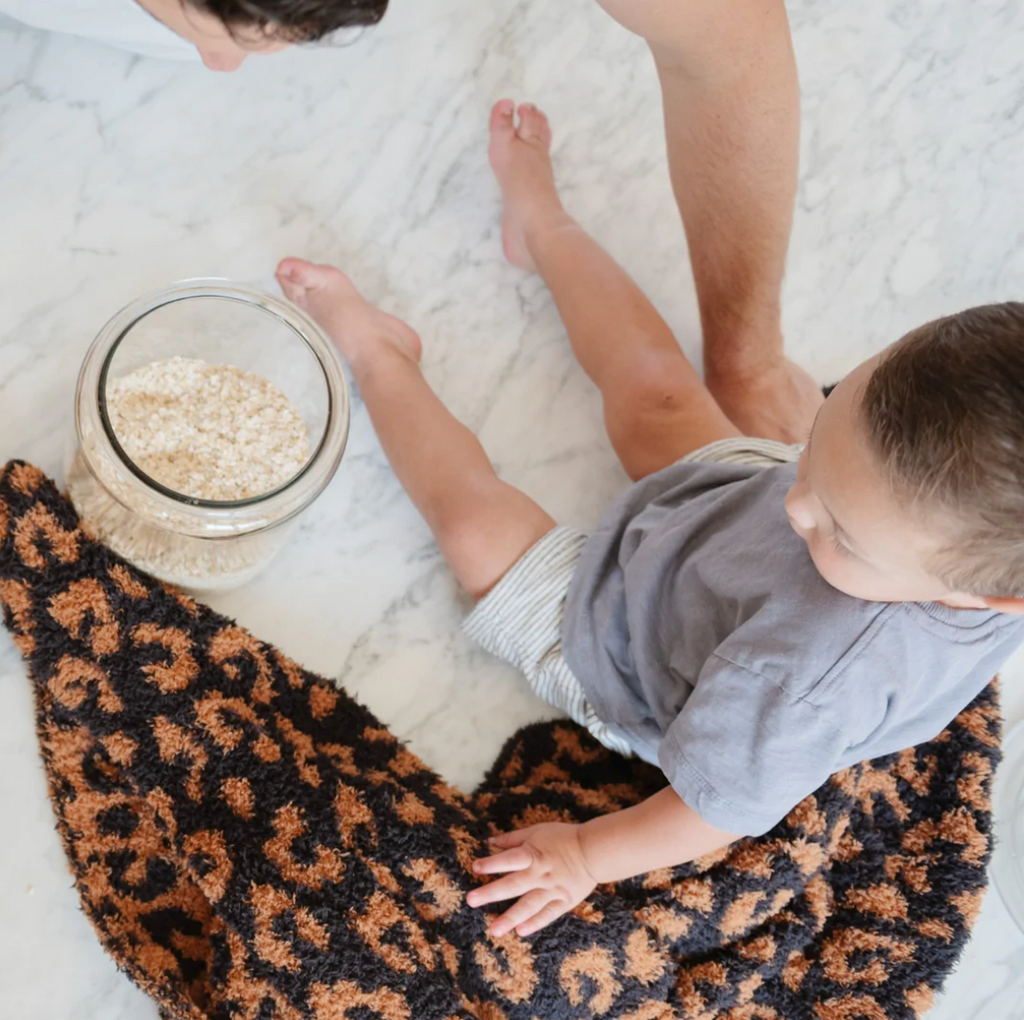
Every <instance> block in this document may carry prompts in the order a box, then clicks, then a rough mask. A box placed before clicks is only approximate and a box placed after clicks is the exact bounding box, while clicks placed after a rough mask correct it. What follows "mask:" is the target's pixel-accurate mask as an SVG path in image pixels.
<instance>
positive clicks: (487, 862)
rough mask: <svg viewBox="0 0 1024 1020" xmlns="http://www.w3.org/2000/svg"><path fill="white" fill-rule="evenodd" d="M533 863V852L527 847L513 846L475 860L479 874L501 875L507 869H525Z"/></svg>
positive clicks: (475, 867) (475, 869)
mask: <svg viewBox="0 0 1024 1020" xmlns="http://www.w3.org/2000/svg"><path fill="white" fill-rule="evenodd" d="M531 864H533V854H532V853H530V851H529V850H527V849H526V848H525V847H520V846H517V847H513V848H512V849H511V850H504V851H502V852H501V853H500V854H494V855H493V856H491V857H481V858H480V860H478V861H474V862H473V870H474V871H475V872H476V873H477V874H478V875H501V874H504V873H505V872H506V871H525V870H526V869H527V868H528V867H529V866H530V865H531Z"/></svg>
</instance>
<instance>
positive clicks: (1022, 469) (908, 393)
mask: <svg viewBox="0 0 1024 1020" xmlns="http://www.w3.org/2000/svg"><path fill="white" fill-rule="evenodd" d="M861 409H862V413H863V415H864V420H865V421H866V423H867V429H868V435H869V437H870V440H871V442H872V444H873V446H874V449H875V451H876V453H877V454H878V455H879V457H880V458H881V460H882V463H883V464H884V465H885V470H886V472H887V474H888V477H889V481H890V483H891V485H892V488H893V492H894V494H895V495H896V497H897V499H899V500H900V502H901V503H903V504H904V505H913V506H915V507H916V508H918V509H921V510H923V511H924V512H925V513H926V514H927V513H928V512H929V511H934V510H939V511H940V512H944V516H947V517H949V518H950V519H951V520H952V521H953V526H952V532H951V534H950V535H949V539H948V541H947V544H946V546H945V547H944V548H943V549H942V550H940V552H939V553H938V556H937V559H936V562H935V563H933V564H932V568H933V570H934V572H935V573H936V574H937V576H939V577H941V578H942V579H943V580H944V581H945V582H946V583H947V584H949V585H950V587H951V588H952V589H953V590H954V591H963V592H967V593H970V594H974V595H988V596H991V597H1008V596H1013V595H1020V594H1022V593H1024V304H1022V303H1020V302H1007V303H1006V304H1001V305H984V306H982V307H979V308H969V309H968V310H967V311H965V312H960V313H959V314H957V315H951V316H949V317H948V318H945V319H938V320H937V321H935V322H930V323H928V324H927V325H925V326H922V327H920V329H916V330H914V331H913V332H912V333H910V334H909V335H908V336H906V337H904V338H903V339H902V340H901V341H900V342H899V343H897V344H895V345H894V346H893V347H892V348H891V349H890V350H889V351H888V352H887V353H886V354H885V355H884V356H883V358H882V360H881V362H880V363H879V365H878V366H877V367H876V368H875V371H874V372H873V373H872V375H871V378H870V379H869V380H868V382H867V385H866V386H865V389H864V395H863V398H862V404H861Z"/></svg>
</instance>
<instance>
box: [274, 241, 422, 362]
mask: <svg viewBox="0 0 1024 1020" xmlns="http://www.w3.org/2000/svg"><path fill="white" fill-rule="evenodd" d="M277 282H278V283H279V284H280V285H281V290H283V291H284V295H285V297H286V298H288V300H289V301H291V302H292V303H293V304H296V305H298V306H299V308H301V309H302V310H303V311H305V312H308V313H309V314H310V315H311V316H312V317H313V319H314V320H316V322H317V323H318V324H319V325H320V326H321V327H322V328H323V330H324V331H325V332H326V333H327V335H328V336H329V337H330V338H331V339H332V340H333V341H334V343H335V344H336V345H337V347H338V349H339V350H340V351H341V353H342V354H344V355H345V357H346V358H347V359H348V360H349V362H351V363H352V364H353V366H355V363H356V362H357V361H360V360H365V358H366V357H367V356H372V355H373V354H374V352H375V351H379V350H380V349H381V344H385V345H389V346H391V347H394V348H395V349H397V350H398V351H399V352H400V353H402V354H404V355H405V356H406V357H408V358H412V360H413V361H417V362H418V361H419V360H420V354H421V352H422V347H421V345H420V338H419V337H418V336H417V335H416V331H415V330H414V329H412V327H410V326H407V325H406V324H405V323H404V322H402V320H401V319H396V318H395V317H394V316H393V315H388V314H387V312H382V311H381V310H380V309H379V308H377V307H375V306H374V305H371V304H370V302H369V301H367V300H366V299H365V298H364V297H363V296H362V294H360V293H359V291H358V290H356V287H355V284H354V283H353V282H352V281H351V280H350V279H349V278H348V277H347V276H346V275H345V274H344V273H343V272H342V271H341V270H340V269H335V268H334V267H333V266H320V265H315V264H314V263H312V262H306V261H305V260H304V259H294V258H292V259H285V260H284V261H283V262H281V264H280V265H279V266H278V267H277Z"/></svg>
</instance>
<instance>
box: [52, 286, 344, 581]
mask: <svg viewBox="0 0 1024 1020" xmlns="http://www.w3.org/2000/svg"><path fill="white" fill-rule="evenodd" d="M173 357H182V358H194V359H201V360H203V361H205V362H208V363H210V364H213V365H231V366H234V367H236V368H239V369H242V370H244V371H247V372H251V373H254V374H255V375H258V376H262V377H263V378H264V379H268V380H269V381H270V382H272V383H273V384H274V385H275V386H277V388H278V389H279V390H280V391H281V392H282V393H283V394H284V395H285V396H286V397H287V398H288V399H289V400H290V401H291V403H292V404H293V405H294V406H295V408H296V409H297V410H298V412H299V414H300V415H301V417H302V419H303V421H304V422H305V425H306V430H307V432H308V436H309V450H310V452H309V456H308V458H307V460H306V462H305V464H304V465H303V467H302V468H301V470H299V471H298V473H297V474H295V475H294V476H293V477H292V478H291V479H289V480H288V481H287V482H285V483H284V484H283V485H280V486H279V487H278V488H276V489H273V490H271V491H269V492H266V493H263V494H261V495H259V496H254V497H252V498H250V499H240V500H235V501H230V502H228V501H213V500H205V499H197V498H194V497H191V496H187V495H183V494H181V493H179V492H175V491H173V490H172V489H169V488H167V487H166V486H164V485H162V484H161V483H160V482H158V481H156V480H154V479H153V478H151V477H149V475H147V474H146V473H145V472H144V471H142V470H141V469H140V468H139V467H138V465H136V464H134V463H133V462H132V460H131V458H130V457H129V456H128V455H127V454H126V453H125V451H124V449H123V448H122V446H121V444H120V443H119V442H118V439H117V436H116V435H115V433H114V430H113V428H112V426H111V423H110V420H109V418H108V415H107V399H106V398H107V385H108V383H109V382H112V381H113V380H115V379H119V378H120V377H122V376H124V375H126V374H128V373H130V372H133V371H134V370H136V369H138V368H140V367H142V366H143V365H147V364H149V363H151V362H154V361H160V360H163V359H167V358H173ZM349 406H350V405H349V392H348V384H347V382H346V379H345V373H344V371H343V369H342V366H341V363H340V361H339V359H338V356H337V354H336V353H335V350H334V347H333V345H332V344H331V343H330V341H329V340H328V339H327V337H326V336H324V334H323V333H322V332H321V330H320V329H319V327H318V326H317V325H316V323H314V322H313V320H312V319H310V318H309V317H308V316H307V315H305V314H304V313H303V312H302V311H300V310H299V309H298V308H296V307H294V306H293V305H291V304H288V303H287V302H285V301H283V300H279V299H277V298H273V297H270V296H268V295H266V294H261V293H259V292H257V291H254V290H251V289H249V288H248V287H245V286H242V285H239V284H235V283H231V282H228V281H224V280H185V281H182V282H180V283H176V284H173V285H172V286H170V287H168V288H167V289H166V290H161V291H159V292H157V293H155V294H150V295H147V296H145V297H142V298H139V299H138V300H137V301H133V302H132V303H131V304H129V305H128V306H127V307H125V308H123V309H121V311H120V312H118V313H117V314H116V315H115V316H114V317H113V318H112V319H111V320H110V321H109V322H108V323H107V324H106V325H105V326H104V327H103V329H102V330H101V331H100V333H99V335H98V336H97V337H96V339H95V340H94V341H93V343H92V346H91V347H90V348H89V351H88V353H87V354H86V356H85V361H84V362H83V364H82V369H81V372H80V373H79V377H78V387H77V390H76V394H75V441H74V445H73V449H72V451H71V454H70V456H69V459H68V465H67V476H66V477H67V487H68V494H69V496H70V497H71V500H72V502H73V503H74V504H75V508H76V509H77V510H78V512H79V514H80V515H81V517H82V519H83V521H84V522H85V524H86V525H87V527H89V528H90V529H91V530H92V531H93V533H94V534H96V535H97V536H98V537H99V538H101V539H102V540H103V541H104V542H105V543H106V544H107V545H109V546H110V548H112V549H113V550H114V551H115V552H117V553H119V554H120V555H121V556H123V557H124V558H125V559H127V560H129V561H131V562H132V563H134V564H135V565H136V566H138V567H139V568H140V569H142V570H144V571H146V572H147V573H150V574H153V575H155V576H156V577H159V578H160V579H161V580H164V581H169V582H170V583H172V584H175V585H178V586H180V587H183V588H187V589H190V590H192V591H214V590H224V589H227V588H234V587H237V586H238V585H240V584H244V583H245V582H246V581H248V580H250V579H251V578H253V577H255V576H256V574H258V573H259V572H260V571H261V570H262V569H263V568H264V567H266V565H267V564H268V563H269V562H270V560H271V559H272V558H273V556H274V555H275V554H276V553H277V552H278V550H279V549H280V548H281V547H282V545H283V544H284V542H285V540H286V538H287V533H288V531H289V530H290V528H289V525H291V524H293V523H294V522H295V520H296V518H297V517H298V516H299V515H300V514H301V513H302V512H303V510H305V509H306V508H307V507H308V506H309V505H310V504H311V503H312V502H313V500H314V499H316V497H317V496H318V495H319V494H320V493H321V492H323V490H324V488H325V487H326V486H327V483H328V482H330V480H331V478H332V477H333V476H334V472H335V471H336V470H337V467H338V464H339V463H340V462H341V458H342V454H343V453H344V450H345V443H346V441H347V439H348V427H349Z"/></svg>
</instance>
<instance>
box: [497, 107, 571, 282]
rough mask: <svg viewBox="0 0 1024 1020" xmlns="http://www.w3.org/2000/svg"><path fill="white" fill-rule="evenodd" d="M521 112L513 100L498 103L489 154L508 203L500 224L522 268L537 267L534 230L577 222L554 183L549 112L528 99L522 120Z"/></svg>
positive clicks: (509, 253) (511, 255) (510, 251)
mask: <svg viewBox="0 0 1024 1020" xmlns="http://www.w3.org/2000/svg"><path fill="white" fill-rule="evenodd" d="M516 113H517V111H516V107H515V103H513V102H512V100H511V99H502V100H499V101H498V102H497V103H495V104H494V109H493V110H491V124H490V128H491V144H490V149H489V153H488V155H489V158H490V161H491V169H492V170H493V171H494V176H495V177H497V179H498V184H499V185H500V187H501V194H502V198H503V199H504V202H505V213H504V216H503V218H502V223H501V234H502V243H503V245H504V248H505V255H506V256H507V258H508V260H509V261H510V262H511V263H513V265H516V266H519V268H520V269H528V270H531V271H536V268H537V267H536V265H535V264H534V260H533V257H532V255H531V254H530V236H531V234H532V233H533V232H534V231H536V230H545V229H549V228H551V227H557V226H559V225H561V224H563V223H566V222H570V223H571V222H572V221H571V220H570V219H569V217H568V215H567V214H566V212H565V210H564V209H563V208H562V203H561V201H560V200H559V198H558V191H557V190H556V188H555V175H554V171H553V170H552V168H551V127H550V125H549V124H548V119H547V117H545V116H544V114H543V113H542V112H541V111H540V110H538V109H537V107H535V106H533V105H531V104H530V103H523V104H522V105H521V106H520V107H519V110H518V114H519V123H518V125H517V124H516Z"/></svg>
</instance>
